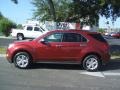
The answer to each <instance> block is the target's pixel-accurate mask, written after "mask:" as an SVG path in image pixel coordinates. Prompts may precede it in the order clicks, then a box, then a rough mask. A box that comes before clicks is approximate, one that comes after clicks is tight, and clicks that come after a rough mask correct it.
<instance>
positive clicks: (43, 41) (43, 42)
mask: <svg viewBox="0 0 120 90" xmlns="http://www.w3.org/2000/svg"><path fill="white" fill-rule="evenodd" d="M40 42H41V43H42V44H45V45H48V44H49V43H48V42H47V41H45V39H41V40H40Z"/></svg>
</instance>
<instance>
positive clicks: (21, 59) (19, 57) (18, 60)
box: [13, 52, 31, 69]
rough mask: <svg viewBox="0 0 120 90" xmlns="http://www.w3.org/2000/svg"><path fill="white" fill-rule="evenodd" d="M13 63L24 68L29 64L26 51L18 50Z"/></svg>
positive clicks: (29, 60) (29, 58)
mask: <svg viewBox="0 0 120 90" xmlns="http://www.w3.org/2000/svg"><path fill="white" fill-rule="evenodd" d="M13 60H14V65H15V66H16V67H18V68H21V69H25V68H28V67H29V66H30V65H31V57H30V55H29V54H28V53H26V52H18V53H17V54H15V56H14V59H13Z"/></svg>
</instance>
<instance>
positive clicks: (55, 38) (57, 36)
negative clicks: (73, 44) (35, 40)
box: [44, 33, 63, 42]
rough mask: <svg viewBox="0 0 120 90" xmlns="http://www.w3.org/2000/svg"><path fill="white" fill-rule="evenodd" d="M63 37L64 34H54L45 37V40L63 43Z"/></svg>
mask: <svg viewBox="0 0 120 90" xmlns="http://www.w3.org/2000/svg"><path fill="white" fill-rule="evenodd" d="M62 36H63V34H62V33H54V34H51V35H49V36H47V37H45V38H44V40H45V41H47V42H61V41H62Z"/></svg>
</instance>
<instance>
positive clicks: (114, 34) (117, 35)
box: [111, 32, 120, 38]
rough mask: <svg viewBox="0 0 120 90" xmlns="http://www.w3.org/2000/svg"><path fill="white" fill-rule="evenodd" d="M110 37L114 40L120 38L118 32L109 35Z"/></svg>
mask: <svg viewBox="0 0 120 90" xmlns="http://www.w3.org/2000/svg"><path fill="white" fill-rule="evenodd" d="M111 36H112V37H114V38H120V32H114V33H112V34H111Z"/></svg>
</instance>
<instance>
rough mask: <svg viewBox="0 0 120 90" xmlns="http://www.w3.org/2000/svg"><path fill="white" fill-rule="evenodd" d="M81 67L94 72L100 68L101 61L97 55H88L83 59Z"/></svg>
mask: <svg viewBox="0 0 120 90" xmlns="http://www.w3.org/2000/svg"><path fill="white" fill-rule="evenodd" d="M82 64H83V68H84V69H85V70H87V71H91V72H95V71H98V70H100V68H101V62H100V59H99V58H98V56H96V55H88V56H86V57H85V58H84V60H83V63H82Z"/></svg>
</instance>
